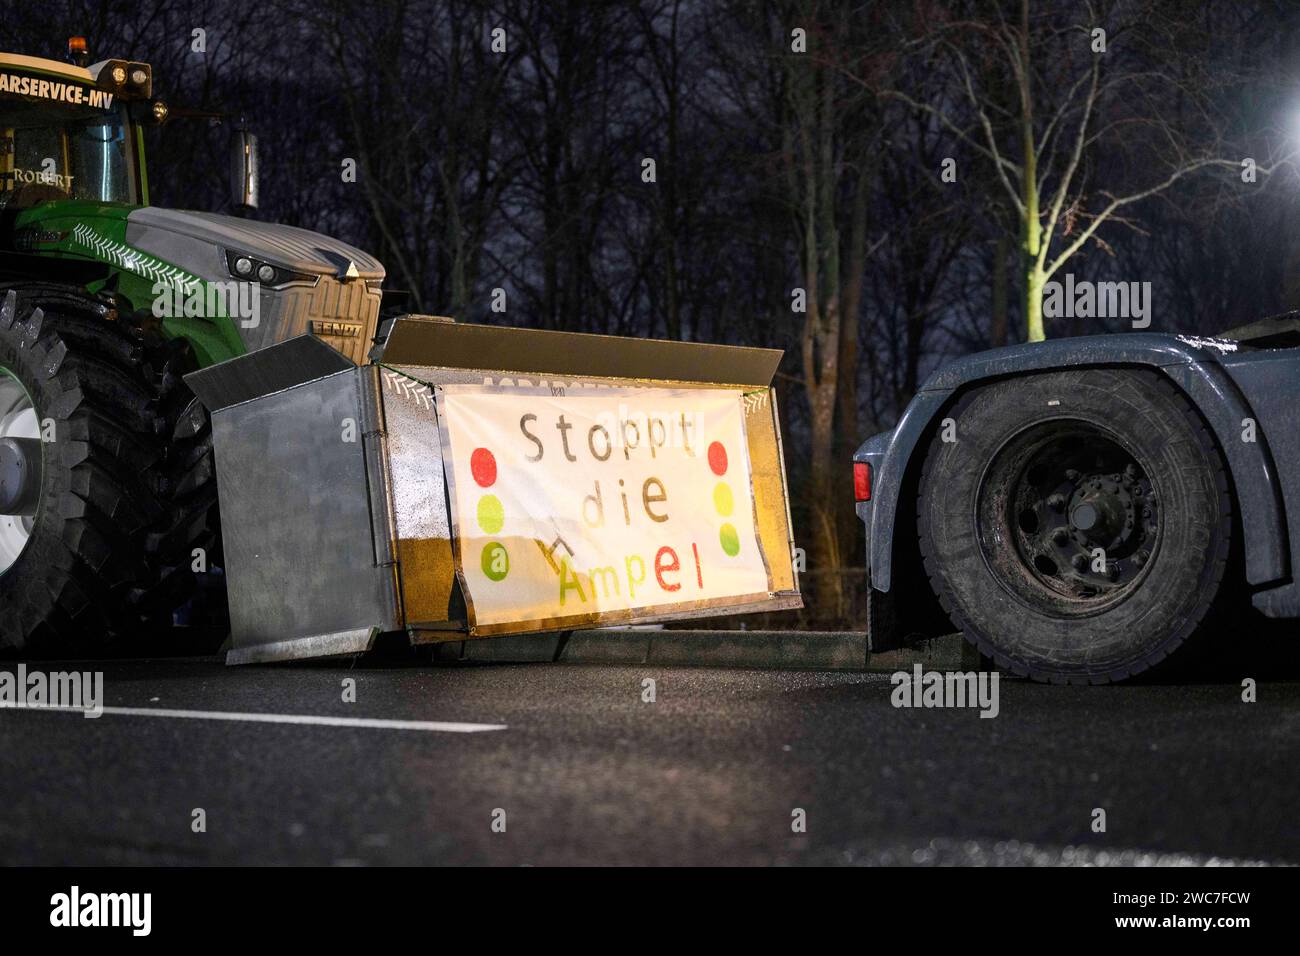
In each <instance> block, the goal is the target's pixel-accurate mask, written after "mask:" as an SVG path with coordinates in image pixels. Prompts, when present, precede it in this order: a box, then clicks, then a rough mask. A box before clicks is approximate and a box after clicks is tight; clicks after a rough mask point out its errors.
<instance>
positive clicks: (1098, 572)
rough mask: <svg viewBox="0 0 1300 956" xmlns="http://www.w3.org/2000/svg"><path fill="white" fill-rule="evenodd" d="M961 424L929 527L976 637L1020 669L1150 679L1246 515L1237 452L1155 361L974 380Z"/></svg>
mask: <svg viewBox="0 0 1300 956" xmlns="http://www.w3.org/2000/svg"><path fill="white" fill-rule="evenodd" d="M951 417H952V419H953V421H954V425H955V433H954V431H953V430H952V429H949V430H948V431H947V433H946V434H940V435H938V436H936V438H935V440H934V441H933V442H932V444H931V445H930V448H929V451H928V454H927V455H926V459H925V464H924V467H923V471H922V475H921V481H920V497H919V500H918V504H917V509H918V510H917V526H918V529H919V534H920V547H921V554H922V559H923V562H924V566H925V570H926V573H927V575H928V576H929V578H930V584H931V587H932V588H933V589H934V591H935V593H936V595H937V596H938V598H939V601H940V603H941V604H942V605H943V608H944V610H945V611H947V612H948V615H949V617H950V618H951V619H952V622H953V624H954V625H956V626H957V627H958V628H960V629H961V630H962V631H963V632H964V633H965V635H966V638H967V640H969V641H970V642H972V643H973V644H974V645H975V646H976V647H977V648H978V649H979V650H980V652H981V653H982V654H986V655H989V656H991V657H992V658H993V659H994V661H996V663H997V664H998V666H1000V667H1002V668H1004V669H1006V670H1009V671H1011V672H1013V673H1015V674H1019V675H1022V676H1027V677H1030V678H1032V679H1034V680H1039V681H1050V682H1053V683H1078V684H1084V683H1090V684H1100V683H1106V682H1109V681H1116V680H1122V679H1124V678H1126V677H1130V676H1132V675H1134V674H1138V673H1140V672H1142V671H1144V670H1146V669H1148V668H1150V667H1151V666H1153V665H1154V664H1156V663H1158V662H1160V661H1161V660H1163V659H1165V658H1166V657H1168V656H1169V655H1170V654H1172V653H1173V652H1174V651H1175V650H1176V649H1178V648H1179V646H1180V645H1182V644H1183V643H1184V642H1185V641H1187V639H1188V638H1189V637H1190V636H1191V635H1192V634H1193V632H1194V631H1195V629H1196V628H1197V625H1198V624H1199V622H1200V621H1201V620H1202V618H1203V617H1204V616H1205V614H1206V611H1207V610H1208V609H1209V607H1210V605H1211V603H1212V602H1213V601H1214V598H1215V595H1216V593H1217V592H1218V590H1219V584H1220V582H1221V580H1222V578H1223V575H1224V569H1225V566H1226V564H1227V560H1228V553H1229V544H1230V539H1231V535H1232V524H1233V521H1232V506H1231V497H1230V495H1229V490H1228V476H1227V473H1226V470H1225V468H1224V464H1223V461H1222V459H1221V457H1220V455H1219V453H1218V451H1217V449H1216V448H1215V445H1214V442H1213V440H1212V438H1211V436H1210V433H1209V432H1208V430H1207V429H1206V427H1205V425H1204V424H1203V422H1202V421H1201V419H1200V417H1199V416H1198V414H1197V413H1196V411H1195V410H1194V409H1193V408H1192V407H1191V406H1190V405H1189V404H1188V402H1187V401H1186V399H1185V398H1184V397H1183V396H1182V394H1181V393H1180V392H1178V391H1177V389H1175V388H1174V387H1173V386H1172V385H1171V384H1170V383H1169V382H1167V381H1166V380H1165V379H1164V378H1162V377H1161V376H1160V375H1158V374H1157V373H1155V372H1152V371H1147V370H1138V369H1080V370H1072V371H1063V372H1052V373H1045V374H1041V375H1033V376H1030V377H1022V378H1013V379H1007V380H1003V381H1000V382H997V383H995V384H991V385H987V386H984V387H981V388H978V389H975V390H973V391H971V392H970V393H968V394H967V395H965V396H964V397H963V398H962V400H961V401H960V402H959V404H958V406H957V408H956V410H955V411H954V413H953V414H952V415H951ZM945 439H948V440H945Z"/></svg>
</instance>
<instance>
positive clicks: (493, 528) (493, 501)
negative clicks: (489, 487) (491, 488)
mask: <svg viewBox="0 0 1300 956" xmlns="http://www.w3.org/2000/svg"><path fill="white" fill-rule="evenodd" d="M505 521H506V512H505V509H504V508H502V507H501V499H500V498H498V497H497V496H496V495H484V496H483V497H482V498H480V499H479V502H478V526H479V527H480V528H482V529H483V530H484V531H485V532H487V533H488V534H496V533H497V532H498V531H500V530H501V526H502V525H503V524H505Z"/></svg>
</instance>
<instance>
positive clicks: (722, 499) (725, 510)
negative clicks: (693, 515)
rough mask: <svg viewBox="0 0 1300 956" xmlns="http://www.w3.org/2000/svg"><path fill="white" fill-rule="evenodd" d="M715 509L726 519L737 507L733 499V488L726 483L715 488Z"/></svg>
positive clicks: (720, 483)
mask: <svg viewBox="0 0 1300 956" xmlns="http://www.w3.org/2000/svg"><path fill="white" fill-rule="evenodd" d="M713 507H715V508H717V509H718V514H720V515H722V516H723V517H724V518H725V517H726V516H727V515H729V514H731V510H732V509H733V508H735V507H736V501H735V499H734V498H732V497H731V486H730V485H729V484H727V483H726V482H725V481H720V482H718V483H717V484H716V485H715V486H714V487H713Z"/></svg>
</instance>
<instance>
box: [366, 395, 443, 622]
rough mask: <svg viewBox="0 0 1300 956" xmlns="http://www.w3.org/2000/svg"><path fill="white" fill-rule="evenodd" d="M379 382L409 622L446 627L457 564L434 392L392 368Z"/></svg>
mask: <svg viewBox="0 0 1300 956" xmlns="http://www.w3.org/2000/svg"><path fill="white" fill-rule="evenodd" d="M380 381H381V382H382V383H383V401H384V418H385V422H386V424H387V448H388V466H389V470H390V478H389V485H390V487H391V489H392V500H393V514H394V522H395V527H396V533H397V556H398V561H399V563H400V566H401V570H402V600H403V609H404V612H405V615H406V620H407V622H408V624H409V625H410V626H412V627H415V626H419V625H430V624H436V623H438V622H446V621H448V620H450V617H451V601H452V593H453V591H454V589H455V582H456V565H455V562H454V560H453V557H452V547H451V523H450V521H449V520H448V516H447V487H446V478H445V476H444V474H443V467H442V439H441V436H440V435H439V433H438V421H437V417H436V414H435V412H434V403H433V389H432V388H430V387H429V386H428V385H427V384H423V383H422V382H420V381H417V380H416V379H413V378H410V377H408V376H406V375H403V374H400V373H399V372H396V371H394V370H392V369H383V373H382V375H381V376H380Z"/></svg>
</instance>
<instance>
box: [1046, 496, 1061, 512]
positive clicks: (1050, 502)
mask: <svg viewBox="0 0 1300 956" xmlns="http://www.w3.org/2000/svg"><path fill="white" fill-rule="evenodd" d="M1047 506H1048V507H1049V508H1051V509H1052V510H1053V511H1064V510H1065V495H1062V494H1055V495H1052V497H1050V498H1048V499H1047Z"/></svg>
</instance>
